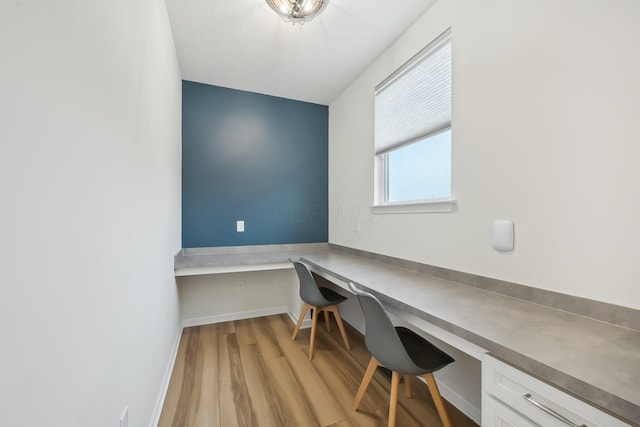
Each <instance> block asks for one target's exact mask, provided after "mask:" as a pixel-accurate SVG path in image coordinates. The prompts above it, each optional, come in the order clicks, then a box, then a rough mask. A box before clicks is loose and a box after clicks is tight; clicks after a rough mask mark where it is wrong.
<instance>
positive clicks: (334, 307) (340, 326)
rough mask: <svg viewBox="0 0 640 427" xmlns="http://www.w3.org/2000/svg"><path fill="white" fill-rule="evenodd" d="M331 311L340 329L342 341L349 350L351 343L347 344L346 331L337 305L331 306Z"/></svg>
mask: <svg viewBox="0 0 640 427" xmlns="http://www.w3.org/2000/svg"><path fill="white" fill-rule="evenodd" d="M331 311H333V315H334V316H335V318H336V323H337V324H338V329H340V335H342V340H343V341H344V345H345V347H347V350H351V345H350V344H349V338H347V331H345V329H344V324H343V323H342V318H341V317H340V312H339V311H338V306H337V305H334V306H332V309H331Z"/></svg>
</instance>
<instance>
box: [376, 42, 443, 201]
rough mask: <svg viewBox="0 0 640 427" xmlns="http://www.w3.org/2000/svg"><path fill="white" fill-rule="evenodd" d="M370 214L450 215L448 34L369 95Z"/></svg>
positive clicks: (425, 49) (412, 59)
mask: <svg viewBox="0 0 640 427" xmlns="http://www.w3.org/2000/svg"><path fill="white" fill-rule="evenodd" d="M375 144H376V147H375V154H376V170H377V180H376V197H375V204H376V206H374V208H373V211H374V212H422V211H435V212H443V211H448V212H450V211H452V210H453V205H454V203H455V200H453V199H452V196H451V32H450V30H447V31H446V32H445V33H444V34H442V35H441V36H440V37H438V38H437V39H436V40H435V41H434V42H433V43H431V44H430V45H429V46H427V47H426V48H424V49H423V50H422V51H421V52H419V53H418V54H417V55H416V56H414V57H413V58H411V59H410V60H409V61H408V62H407V63H405V64H404V65H403V66H401V67H400V68H399V69H398V70H397V71H395V72H394V73H393V74H392V75H391V76H389V77H388V78H387V79H386V80H384V81H383V82H382V83H380V84H379V85H378V86H377V87H376V91H375Z"/></svg>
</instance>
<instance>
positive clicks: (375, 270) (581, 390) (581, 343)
mask: <svg viewBox="0 0 640 427" xmlns="http://www.w3.org/2000/svg"><path fill="white" fill-rule="evenodd" d="M303 261H304V262H305V263H307V264H309V265H310V266H311V267H312V268H314V269H316V270H319V271H322V272H323V273H325V274H326V275H328V276H333V277H335V278H337V279H339V280H341V281H343V282H349V281H351V282H354V283H355V284H357V285H360V286H361V287H362V288H366V289H368V290H370V291H372V292H373V293H375V294H377V295H378V296H379V297H380V299H381V300H383V301H385V302H386V303H388V304H391V305H394V306H397V307H399V308H401V309H402V310H405V311H407V312H409V313H411V314H413V315H415V316H417V317H420V318H422V319H425V320H427V321H429V322H431V323H433V324H435V325H437V326H439V327H441V328H443V329H445V330H447V331H449V332H451V333H453V334H455V335H457V336H459V337H461V338H464V339H466V340H468V341H469V342H472V343H474V344H476V345H478V346H480V347H482V348H485V349H486V350H488V351H490V352H491V353H493V354H495V355H496V356H498V357H499V358H501V359H503V360H505V361H507V362H509V363H511V364H513V365H515V366H516V367H519V368H521V369H523V370H524V371H527V372H528V373H530V374H532V375H533V376H536V377H538V378H540V379H542V380H543V381H546V382H548V383H550V384H552V385H555V386H556V387H558V388H560V389H562V390H564V391H566V392H568V393H569V394H572V395H574V396H577V397H579V398H581V399H582V400H585V401H587V402H588V403H591V404H593V405H594V406H597V407H599V408H601V409H603V410H604V411H606V412H609V413H611V414H613V415H616V416H618V417H619V418H622V419H624V420H625V421H627V422H631V423H634V424H636V425H640V331H637V330H634V329H629V328H625V327H621V326H616V325H613V324H610V323H606V322H602V321H599V320H593V319H590V318H587V317H584V316H579V315H575V314H572V313H568V312H565V311H560V310H557V309H553V308H549V307H545V306H542V305H539V304H534V303H530V302H527V301H523V300H520V299H516V298H512V297H508V296H504V295H500V294H497V293H494V292H489V291H486V290H482V289H478V288H475V287H472V286H467V285H462V284H459V283H455V282H451V281H447V280H445V279H441V278H438V277H434V276H429V275H427V274H423V273H418V272H414V271H411V270H406V269H403V268H400V267H396V266H393V265H389V264H386V263H382V262H378V261H374V260H371V259H367V258H364V257H360V256H357V255H352V254H348V253H344V252H341V251H336V250H327V251H323V252H319V253H315V254H308V255H305V256H304V257H303Z"/></svg>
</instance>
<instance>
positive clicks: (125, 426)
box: [120, 406, 129, 427]
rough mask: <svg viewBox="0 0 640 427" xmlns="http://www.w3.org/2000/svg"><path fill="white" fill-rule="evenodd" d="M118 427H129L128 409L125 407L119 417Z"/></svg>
mask: <svg viewBox="0 0 640 427" xmlns="http://www.w3.org/2000/svg"><path fill="white" fill-rule="evenodd" d="M120 427H129V407H128V406H125V407H124V411H122V415H120Z"/></svg>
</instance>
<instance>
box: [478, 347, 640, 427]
mask: <svg viewBox="0 0 640 427" xmlns="http://www.w3.org/2000/svg"><path fill="white" fill-rule="evenodd" d="M482 425H483V427H533V426H541V427H629V425H628V424H625V423H624V422H622V421H620V420H618V419H617V418H614V417H612V416H611V415H609V414H606V413H604V412H602V411H600V410H599V409H596V408H595V407H593V406H591V405H589V404H587V403H585V402H583V401H581V400H578V399H576V398H574V397H572V396H569V395H568V394H566V393H564V392H562V391H560V390H559V389H557V388H555V387H552V386H550V385H549V384H546V383H544V382H542V381H540V380H537V379H536V378H533V377H532V376H530V375H528V374H526V373H524V372H523V371H520V370H519V369H516V368H514V367H512V366H510V365H507V364H506V363H503V362H501V361H499V360H498V359H496V358H494V357H492V356H490V355H488V354H487V355H485V357H484V359H483V361H482Z"/></svg>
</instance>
